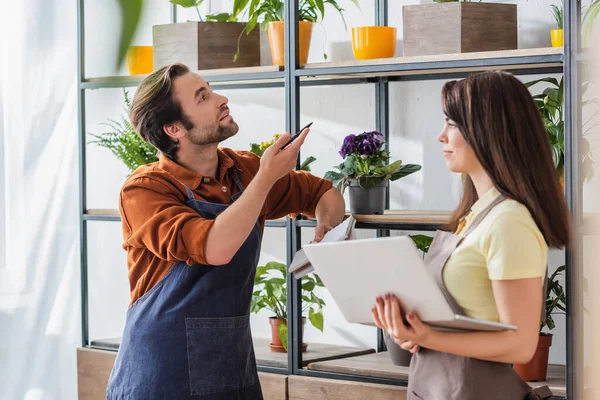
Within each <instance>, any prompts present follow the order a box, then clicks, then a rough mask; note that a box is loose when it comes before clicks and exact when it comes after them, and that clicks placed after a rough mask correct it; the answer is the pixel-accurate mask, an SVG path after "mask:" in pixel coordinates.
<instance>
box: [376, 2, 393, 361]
mask: <svg viewBox="0 0 600 400" xmlns="http://www.w3.org/2000/svg"><path fill="white" fill-rule="evenodd" d="M375 24H376V25H378V26H387V24H388V2H387V0H376V1H375ZM389 100H390V91H389V83H388V79H387V78H385V77H381V78H378V79H377V82H376V83H375V129H376V130H377V131H378V132H380V133H382V134H383V135H384V137H385V150H386V151H387V152H388V153H389V151H390V143H389V140H390V129H389V128H390V113H389V109H390V106H389ZM389 208H390V182H389V181H388V182H387V185H386V191H385V209H386V210H387V209H389ZM386 236H390V231H389V229H378V230H377V237H386ZM385 350H386V346H385V340H384V337H383V331H382V330H381V329H379V328H378V329H377V351H378V352H380V351H385Z"/></svg>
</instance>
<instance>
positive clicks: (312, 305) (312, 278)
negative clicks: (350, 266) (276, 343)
mask: <svg viewBox="0 0 600 400" xmlns="http://www.w3.org/2000/svg"><path fill="white" fill-rule="evenodd" d="M286 276H287V268H286V266H285V264H282V263H278V262H275V261H271V262H268V263H267V264H266V265H264V266H259V267H257V268H256V277H255V278H254V292H253V293H252V303H251V306H250V311H251V312H253V313H258V312H259V311H261V310H263V309H264V310H269V311H271V312H272V313H273V314H274V317H275V318H277V319H280V320H282V321H285V323H283V322H282V323H281V324H279V331H278V333H279V339H281V343H282V344H283V347H284V348H285V350H286V351H287V348H288V346H287V332H288V327H287V290H286ZM317 287H324V285H323V282H322V281H321V278H319V276H318V275H317V274H309V275H306V276H304V277H303V278H302V314H304V313H305V312H306V311H308V320H309V321H310V323H311V324H312V325H313V326H314V327H315V328H317V329H318V330H320V331H321V332H323V326H324V320H323V306H325V301H323V299H321V298H320V297H318V296H317V295H316V294H315V292H314V290H315V288H317Z"/></svg>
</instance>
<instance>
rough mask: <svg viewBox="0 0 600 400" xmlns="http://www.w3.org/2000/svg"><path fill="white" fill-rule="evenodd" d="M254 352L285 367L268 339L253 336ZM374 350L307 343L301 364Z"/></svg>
mask: <svg viewBox="0 0 600 400" xmlns="http://www.w3.org/2000/svg"><path fill="white" fill-rule="evenodd" d="M253 342H254V353H255V355H256V363H257V364H258V365H261V366H266V367H278V368H287V361H288V355H287V353H275V352H272V351H271V349H270V347H269V342H270V340H269V339H263V338H254V339H253ZM120 344H121V338H111V339H98V340H93V341H92V343H91V345H92V347H98V348H102V349H109V350H115V351H117V350H119V345H120ZM374 351H375V350H373V349H368V348H361V347H349V346H337V345H331V344H320V343H309V344H308V348H307V351H306V352H305V353H303V354H302V361H303V365H305V366H306V365H308V364H309V363H313V362H318V361H326V360H334V359H338V358H342V357H354V356H360V355H363V354H369V353H373V352H374Z"/></svg>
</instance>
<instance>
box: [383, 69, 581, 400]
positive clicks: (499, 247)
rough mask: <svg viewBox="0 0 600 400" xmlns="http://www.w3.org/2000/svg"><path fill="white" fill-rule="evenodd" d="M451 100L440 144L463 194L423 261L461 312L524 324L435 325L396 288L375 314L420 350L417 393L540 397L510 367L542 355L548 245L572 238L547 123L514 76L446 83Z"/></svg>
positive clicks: (413, 387)
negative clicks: (459, 328)
mask: <svg viewBox="0 0 600 400" xmlns="http://www.w3.org/2000/svg"><path fill="white" fill-rule="evenodd" d="M442 108H443V111H444V115H445V125H444V128H443V130H442V132H441V133H440V134H439V136H438V141H439V142H440V143H441V144H442V152H443V155H444V157H445V158H446V164H447V167H448V169H449V170H450V171H452V172H456V173H461V174H463V176H464V180H463V184H464V190H463V195H462V198H461V200H460V204H459V205H458V208H457V209H456V210H455V211H454V213H453V215H452V217H451V219H450V223H449V225H448V226H447V228H446V229H445V230H443V231H438V232H436V235H435V238H434V241H433V243H432V245H431V247H430V249H429V252H428V254H427V256H426V259H425V263H426V265H427V268H428V270H429V271H430V272H431V273H432V274H433V275H434V276H435V278H436V281H437V282H438V285H439V286H440V288H441V289H442V291H443V292H444V294H445V296H446V299H447V300H448V302H449V304H450V305H451V307H452V309H453V310H454V312H455V313H459V314H462V315H467V316H469V317H473V318H478V319H485V320H489V321H496V322H502V323H505V324H512V325H516V326H517V327H518V328H517V329H516V330H514V331H513V330H508V331H501V332H449V331H439V330H433V329H431V328H430V327H429V326H428V325H427V324H425V323H423V322H421V321H420V319H419V318H418V316H417V315H416V314H415V313H413V312H408V313H406V316H405V319H403V317H402V310H401V309H400V304H399V301H398V299H397V298H395V297H394V296H393V295H386V296H383V297H381V298H377V299H376V305H375V306H374V307H373V309H372V313H373V319H374V321H375V323H376V325H377V326H379V327H380V328H382V329H384V330H385V331H386V332H387V333H388V334H389V335H390V336H391V337H392V338H393V339H394V342H396V343H397V344H399V345H400V346H401V347H402V348H403V349H405V350H409V351H410V352H411V353H413V357H412V360H411V364H410V373H409V377H410V378H409V383H408V398H409V399H425V400H437V399H440V400H441V399H444V400H454V399H456V400H459V399H460V400H471V399H473V400H474V399H477V400H479V399H486V400H490V399H498V400H511V399H515V400H517V399H518V400H521V399H540V398H542V395H540V394H539V393H537V392H535V391H533V390H532V389H531V388H530V387H529V385H527V383H525V382H524V381H523V380H522V379H521V378H520V377H519V376H518V375H517V374H516V373H515V372H514V370H513V369H512V366H511V364H513V363H518V364H522V363H527V362H528V361H529V360H531V358H532V357H533V355H534V353H535V350H536V347H537V342H538V337H539V329H540V320H541V317H542V316H543V314H544V313H543V310H544V308H543V304H544V301H543V300H544V299H545V293H544V290H545V281H546V276H547V271H546V269H547V256H548V247H554V248H562V247H564V246H566V245H567V244H568V242H569V236H570V235H569V232H570V226H569V224H570V222H569V214H568V210H567V207H566V204H565V200H564V195H563V192H562V190H561V186H560V183H559V177H558V174H557V172H556V170H555V168H554V164H553V162H552V155H551V149H550V144H549V141H548V137H547V134H546V130H545V128H544V124H543V122H542V119H541V116H540V113H539V112H538V110H537V108H536V106H535V103H534V100H533V99H532V97H531V95H530V94H529V92H528V90H527V88H526V87H525V86H524V85H523V84H522V83H521V82H520V81H519V80H518V79H516V78H515V77H514V76H513V75H511V74H509V73H505V72H484V73H480V74H476V75H472V76H470V77H468V78H466V79H463V80H461V81H451V82H448V83H446V84H445V85H444V87H443V90H442Z"/></svg>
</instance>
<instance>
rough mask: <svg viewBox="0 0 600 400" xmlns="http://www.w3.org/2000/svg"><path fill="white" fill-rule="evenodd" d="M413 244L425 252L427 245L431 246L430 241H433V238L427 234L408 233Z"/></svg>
mask: <svg viewBox="0 0 600 400" xmlns="http://www.w3.org/2000/svg"><path fill="white" fill-rule="evenodd" d="M408 236H409V237H410V238H411V239H412V240H413V242H415V245H416V246H417V249H419V250H421V251H422V252H423V253H427V252H428V251H429V246H431V242H433V238H432V237H431V236H427V235H408Z"/></svg>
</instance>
